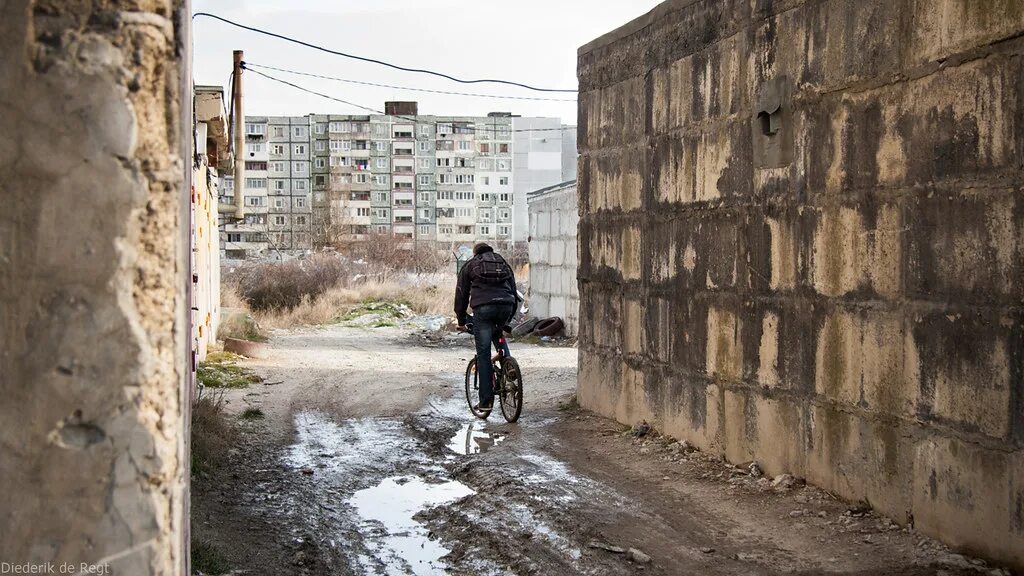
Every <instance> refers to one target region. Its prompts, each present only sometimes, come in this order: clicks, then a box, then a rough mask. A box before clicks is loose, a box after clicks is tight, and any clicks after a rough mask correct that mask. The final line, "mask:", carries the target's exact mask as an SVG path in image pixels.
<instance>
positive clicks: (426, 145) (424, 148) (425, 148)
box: [419, 140, 430, 152]
mask: <svg viewBox="0 0 1024 576" xmlns="http://www.w3.org/2000/svg"><path fill="white" fill-rule="evenodd" d="M419 148H420V152H429V151H430V142H427V141H426V140H420V142H419Z"/></svg>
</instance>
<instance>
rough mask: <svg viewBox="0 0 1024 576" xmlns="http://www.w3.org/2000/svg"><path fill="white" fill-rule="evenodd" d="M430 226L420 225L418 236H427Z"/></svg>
mask: <svg viewBox="0 0 1024 576" xmlns="http://www.w3.org/2000/svg"><path fill="white" fill-rule="evenodd" d="M429 235H430V226H420V236H429Z"/></svg>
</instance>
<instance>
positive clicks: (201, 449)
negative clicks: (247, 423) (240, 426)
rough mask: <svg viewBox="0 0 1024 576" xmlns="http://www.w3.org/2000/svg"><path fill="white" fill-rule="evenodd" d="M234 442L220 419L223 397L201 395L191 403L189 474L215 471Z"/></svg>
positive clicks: (232, 433)
mask: <svg viewBox="0 0 1024 576" xmlns="http://www.w3.org/2000/svg"><path fill="white" fill-rule="evenodd" d="M236 439H237V430H236V429H235V428H234V426H232V425H231V423H230V422H228V421H227V419H226V418H225V416H224V395H223V394H205V395H203V396H202V397H201V398H199V400H197V401H195V402H193V403H192V474H193V475H197V474H204V473H208V472H212V471H214V470H216V469H217V468H218V467H220V465H221V464H222V463H223V462H224V460H225V458H227V453H228V450H230V449H231V446H232V445H233V444H234V443H235V440H236Z"/></svg>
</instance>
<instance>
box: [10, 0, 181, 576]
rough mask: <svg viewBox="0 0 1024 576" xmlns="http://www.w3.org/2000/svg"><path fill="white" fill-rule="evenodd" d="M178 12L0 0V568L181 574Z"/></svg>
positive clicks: (147, 6) (176, 7)
mask: <svg viewBox="0 0 1024 576" xmlns="http://www.w3.org/2000/svg"><path fill="white" fill-rule="evenodd" d="M179 22H184V23H185V24H184V26H182V25H179ZM187 23H188V11H187V8H186V7H185V6H184V5H183V4H182V3H179V2H177V1H171V0H165V1H150V2H145V3H137V2H119V3H111V2H106V1H99V0H97V1H80V2H61V1H58V0H35V1H29V0H11V1H8V2H3V3H0V94H2V95H3V100H4V102H3V106H0V133H2V134H3V137H2V138H0V174H3V178H0V197H2V198H4V201H5V204H4V209H3V210H0V393H2V397H3V399H2V401H0V478H2V482H0V484H2V486H3V489H2V490H0V526H2V528H0V560H2V561H4V562H10V563H12V564H24V563H34V564H35V565H36V566H38V565H39V563H43V562H53V563H55V565H56V567H59V566H60V565H61V564H62V563H65V562H66V563H72V564H74V565H76V566H79V565H80V564H81V563H86V564H93V565H96V564H98V565H100V566H101V568H97V570H106V571H105V572H96V573H107V574H132V575H136V574H181V573H184V571H185V567H186V565H187V559H186V556H187V553H186V551H187V544H186V542H187V515H188V512H187V490H186V486H187V483H186V482H187V478H188V476H187V469H188V461H187V458H186V451H187V450H186V449H187V441H186V438H187V432H186V421H185V410H184V408H185V406H186V404H184V396H183V395H184V394H186V393H187V388H186V386H185V384H186V382H187V378H188V376H187V375H188V373H189V370H188V361H187V352H186V351H187V349H188V333H189V331H188V323H187V313H186V302H185V291H186V286H187V278H186V276H187V272H186V270H187V262H188V260H187V257H186V249H187V246H188V238H187V233H188V225H187V220H188V205H189V202H188V197H189V195H188V191H187V188H186V186H185V178H186V171H187V170H190V169H191V166H190V163H189V164H186V163H184V162H183V161H182V153H183V151H185V152H186V153H187V150H186V149H185V145H184V142H185V141H186V140H185V139H184V138H182V134H181V126H190V124H191V123H190V107H188V106H186V107H184V109H183V108H182V107H181V106H180V103H181V101H182V98H181V94H182V77H185V78H187V77H188V76H187V74H188V71H187V66H186V64H187V49H188V48H187V47H188V45H189V44H188V43H189V39H188V27H187ZM186 101H187V100H186ZM188 136H189V138H188V139H189V140H190V139H191V134H189V135H188ZM55 569H56V568H55Z"/></svg>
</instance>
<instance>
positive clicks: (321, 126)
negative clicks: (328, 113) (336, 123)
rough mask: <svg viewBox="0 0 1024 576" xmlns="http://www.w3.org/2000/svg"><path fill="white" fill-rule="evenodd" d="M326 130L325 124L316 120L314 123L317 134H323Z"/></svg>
mask: <svg viewBox="0 0 1024 576" xmlns="http://www.w3.org/2000/svg"><path fill="white" fill-rule="evenodd" d="M326 131H327V125H326V124H322V123H319V122H318V123H317V125H316V133H317V134H323V133H324V132H326Z"/></svg>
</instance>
